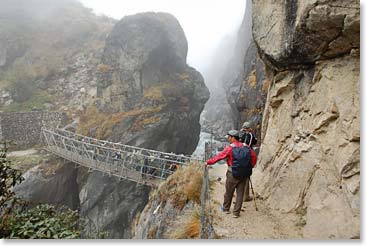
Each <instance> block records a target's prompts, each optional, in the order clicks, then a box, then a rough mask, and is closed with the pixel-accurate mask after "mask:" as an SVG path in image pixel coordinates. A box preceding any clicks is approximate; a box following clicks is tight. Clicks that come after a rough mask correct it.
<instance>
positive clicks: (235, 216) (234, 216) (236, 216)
mask: <svg viewBox="0 0 367 246" xmlns="http://www.w3.org/2000/svg"><path fill="white" fill-rule="evenodd" d="M238 217H240V216H239V215H236V214H234V215H233V216H232V218H235V219H237V218H238Z"/></svg>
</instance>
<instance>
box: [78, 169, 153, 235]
mask: <svg viewBox="0 0 367 246" xmlns="http://www.w3.org/2000/svg"><path fill="white" fill-rule="evenodd" d="M149 191H150V188H148V187H147V186H142V185H139V184H137V183H135V182H132V181H123V180H121V181H120V180H119V179H118V178H116V177H111V176H104V175H103V174H102V173H100V172H97V171H95V172H94V173H92V174H91V175H89V177H88V179H87V181H86V185H84V186H83V188H82V189H81V191H80V194H79V198H80V207H81V210H80V215H81V216H82V218H84V219H85V221H86V228H85V230H84V232H83V237H84V238H93V237H96V238H100V237H101V236H102V234H101V233H106V234H107V235H105V237H107V238H115V239H118V238H132V235H131V222H132V221H133V220H134V218H135V216H136V214H138V213H139V212H141V211H142V210H143V208H144V207H145V205H146V204H147V202H148V194H149Z"/></svg>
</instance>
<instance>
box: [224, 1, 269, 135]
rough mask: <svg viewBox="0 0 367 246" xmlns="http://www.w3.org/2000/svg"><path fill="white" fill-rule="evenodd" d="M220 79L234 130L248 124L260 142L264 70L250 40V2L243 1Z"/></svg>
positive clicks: (264, 90)
mask: <svg viewBox="0 0 367 246" xmlns="http://www.w3.org/2000/svg"><path fill="white" fill-rule="evenodd" d="M227 67H228V68H227V73H226V74H225V76H224V78H223V79H224V83H225V85H224V86H225V88H226V96H227V101H228V102H229V105H230V106H231V110H232V112H233V113H232V114H233V115H235V116H236V117H234V118H233V121H234V125H235V128H238V129H239V128H240V127H241V126H242V124H243V123H244V122H245V121H249V122H251V123H252V128H253V129H254V131H255V134H256V137H257V138H258V139H259V142H260V139H261V131H260V127H261V121H262V115H263V111H264V107H265V101H266V95H267V91H268V84H269V82H268V80H267V78H266V68H265V65H264V63H263V61H262V60H261V59H260V56H259V54H258V50H257V47H256V45H255V43H254V41H253V37H252V3H251V1H249V0H248V1H247V2H246V11H245V15H244V18H243V20H242V24H241V26H240V28H239V30H238V38H237V43H236V47H235V53H234V57H233V58H232V60H231V62H230V63H229V64H228V66H227Z"/></svg>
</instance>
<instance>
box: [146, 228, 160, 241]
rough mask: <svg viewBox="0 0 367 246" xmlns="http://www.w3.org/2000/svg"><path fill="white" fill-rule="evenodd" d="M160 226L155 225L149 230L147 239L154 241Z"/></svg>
mask: <svg viewBox="0 0 367 246" xmlns="http://www.w3.org/2000/svg"><path fill="white" fill-rule="evenodd" d="M157 231H158V226H157V225H154V226H153V227H152V228H150V229H149V231H148V235H147V239H154V238H155V235H156V234H157Z"/></svg>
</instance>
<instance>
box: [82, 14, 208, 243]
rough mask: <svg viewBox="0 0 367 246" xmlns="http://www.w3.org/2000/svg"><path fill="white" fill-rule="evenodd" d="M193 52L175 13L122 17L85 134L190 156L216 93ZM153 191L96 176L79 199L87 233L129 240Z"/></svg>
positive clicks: (85, 117) (110, 42)
mask: <svg viewBox="0 0 367 246" xmlns="http://www.w3.org/2000/svg"><path fill="white" fill-rule="evenodd" d="M186 54H187V41H186V38H185V35H184V32H183V30H182V28H181V26H180V25H179V23H178V21H177V20H176V19H175V18H174V17H173V16H172V15H170V14H166V13H142V14H137V15H133V16H127V17H125V18H123V19H122V20H121V21H120V22H118V23H117V24H116V26H115V27H114V29H113V30H112V32H111V34H110V36H109V37H108V39H107V41H106V46H105V49H104V54H103V56H102V67H103V69H102V70H101V71H102V72H101V73H100V75H99V77H98V81H99V82H98V100H97V101H96V103H95V105H94V106H91V107H90V108H89V109H87V110H86V112H85V114H83V115H82V117H81V126H80V128H79V130H80V131H82V133H84V134H88V135H91V136H96V137H97V138H107V139H109V140H112V141H115V142H122V143H125V144H129V145H133V146H140V147H144V148H149V149H156V150H161V151H165V152H175V153H184V154H191V153H192V152H193V150H194V149H195V147H196V145H197V143H198V140H199V133H200V124H199V119H200V113H201V111H202V110H203V108H204V104H205V102H206V101H207V100H208V98H209V92H208V89H207V88H206V87H205V84H204V81H203V78H202V76H201V75H200V73H199V72H197V71H196V70H195V69H193V68H191V67H189V66H187V64H186ZM91 109H93V110H94V111H93V110H91ZM98 115H100V116H101V117H99V118H98V117H96V116H98ZM96 118H98V119H97V120H96ZM99 119H100V120H99ZM83 122H86V123H87V124H86V125H83ZM88 122H92V124H88ZM83 131H84V132H83ZM149 192H150V188H147V187H142V186H137V185H136V184H135V183H133V182H130V181H126V180H121V181H120V180H118V179H114V178H110V177H104V176H102V175H101V174H99V173H95V174H93V175H90V176H89V177H88V179H87V181H86V183H85V185H84V186H83V188H82V190H81V192H80V194H79V197H80V200H81V212H82V215H83V216H84V217H86V218H87V219H88V228H87V230H86V232H85V235H88V234H93V233H95V232H96V231H106V232H107V233H108V237H109V238H130V237H131V227H130V226H131V222H132V220H133V219H134V217H135V216H136V214H137V213H139V212H140V211H141V210H142V209H143V208H144V206H145V205H146V203H147V202H148V196H149Z"/></svg>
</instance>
